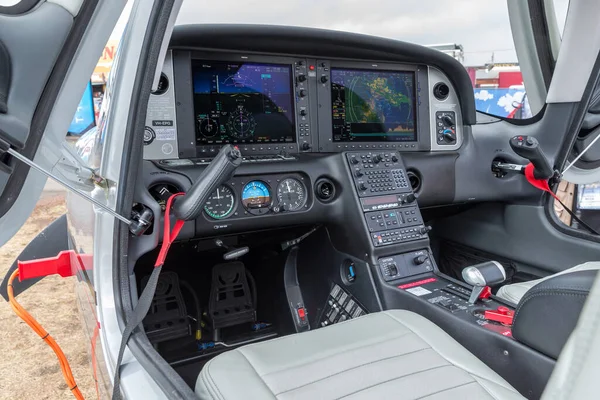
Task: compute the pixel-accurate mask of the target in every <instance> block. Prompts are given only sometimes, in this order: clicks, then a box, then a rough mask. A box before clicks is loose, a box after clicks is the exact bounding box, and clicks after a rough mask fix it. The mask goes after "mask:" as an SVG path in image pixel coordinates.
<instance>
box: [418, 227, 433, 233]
mask: <svg viewBox="0 0 600 400" xmlns="http://www.w3.org/2000/svg"><path fill="white" fill-rule="evenodd" d="M429 231H431V227H430V226H422V227H420V228H419V233H420V234H421V235H426V234H427V233H428V232H429Z"/></svg>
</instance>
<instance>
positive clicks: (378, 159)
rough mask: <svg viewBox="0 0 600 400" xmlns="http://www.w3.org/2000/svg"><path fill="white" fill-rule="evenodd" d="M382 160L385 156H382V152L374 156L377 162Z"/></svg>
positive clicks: (374, 160)
mask: <svg viewBox="0 0 600 400" xmlns="http://www.w3.org/2000/svg"><path fill="white" fill-rule="evenodd" d="M381 160H383V157H381V155H380V154H375V157H373V162H374V163H375V164H377V163H379V162H381Z"/></svg>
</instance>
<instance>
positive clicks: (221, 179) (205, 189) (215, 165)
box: [173, 144, 242, 221]
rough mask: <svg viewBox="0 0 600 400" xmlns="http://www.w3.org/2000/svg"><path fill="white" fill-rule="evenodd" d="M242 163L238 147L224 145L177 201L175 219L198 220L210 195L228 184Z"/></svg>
mask: <svg viewBox="0 0 600 400" xmlns="http://www.w3.org/2000/svg"><path fill="white" fill-rule="evenodd" d="M241 163H242V154H241V153H240V150H239V149H238V148H237V146H232V145H230V144H227V145H224V146H223V147H222V148H221V151H219V153H218V154H217V156H216V157H215V158H214V159H213V160H212V161H211V163H210V164H208V166H207V167H206V169H205V170H204V171H202V174H200V177H198V180H197V181H196V182H194V184H193V185H192V187H191V188H190V190H188V192H187V193H186V194H185V195H183V196H179V197H177V198H176V199H175V204H173V213H174V215H175V217H176V218H177V219H179V220H183V221H189V220H193V219H196V218H197V217H198V216H199V215H200V213H201V212H202V208H203V207H204V203H206V200H207V199H208V197H209V196H210V194H211V193H212V192H214V191H215V190H216V189H217V188H218V187H219V186H221V185H223V184H224V183H225V182H227V181H228V180H229V179H230V178H231V177H232V176H233V173H234V172H235V170H236V169H237V167H239V166H240V164H241Z"/></svg>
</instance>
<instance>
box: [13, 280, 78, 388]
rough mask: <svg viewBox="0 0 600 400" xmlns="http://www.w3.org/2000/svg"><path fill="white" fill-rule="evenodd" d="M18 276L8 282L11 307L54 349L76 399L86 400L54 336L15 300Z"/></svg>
mask: <svg viewBox="0 0 600 400" xmlns="http://www.w3.org/2000/svg"><path fill="white" fill-rule="evenodd" d="M18 276H19V270H16V271H15V272H13V273H12V275H11V276H10V278H9V280H8V288H7V289H8V300H9V301H10V306H11V307H12V309H13V311H14V312H15V314H17V315H18V316H19V317H20V318H21V319H22V320H23V321H25V323H26V324H27V325H29V326H30V327H31V329H33V331H34V332H35V333H37V334H38V335H39V337H41V338H42V339H43V340H44V342H46V344H48V346H50V347H51V348H52V350H54V353H55V354H56V358H58V362H59V364H60V369H61V370H62V374H63V376H64V378H65V382H66V383H67V386H68V387H69V389H70V390H71V392H72V393H73V395H74V396H75V398H76V399H81V400H84V398H83V395H82V394H81V391H80V390H79V388H78V387H77V383H75V378H74V377H73V373H72V372H71V367H70V366H69V361H67V357H66V356H65V353H63V351H62V349H61V348H60V346H59V345H58V343H56V341H55V340H54V339H53V338H52V336H50V334H49V333H48V332H46V330H45V329H44V328H43V327H42V326H41V325H40V323H39V322H37V321H36V320H35V318H33V316H31V314H29V313H28V312H27V311H26V310H25V309H24V308H23V307H22V306H21V305H20V304H19V303H18V302H17V300H16V299H15V296H14V292H13V286H12V283H13V281H14V280H15V279H16V278H17V277H18Z"/></svg>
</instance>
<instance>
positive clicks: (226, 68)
mask: <svg viewBox="0 0 600 400" xmlns="http://www.w3.org/2000/svg"><path fill="white" fill-rule="evenodd" d="M291 73H292V71H291V66H289V65H279V64H256V63H236V62H223V61H204V60H202V61H200V60H194V61H192V77H193V86H194V114H195V117H196V143H197V144H198V145H204V144H219V143H286V142H294V141H295V124H294V107H293V104H294V103H293V99H294V96H293V91H292V78H291Z"/></svg>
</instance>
